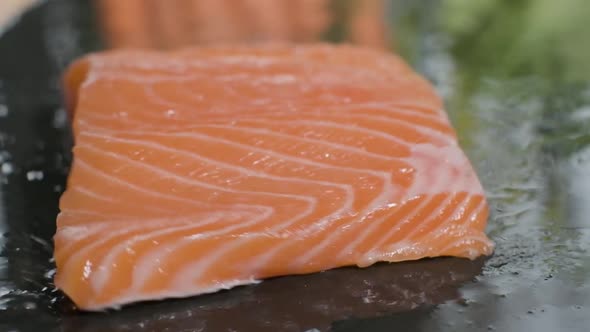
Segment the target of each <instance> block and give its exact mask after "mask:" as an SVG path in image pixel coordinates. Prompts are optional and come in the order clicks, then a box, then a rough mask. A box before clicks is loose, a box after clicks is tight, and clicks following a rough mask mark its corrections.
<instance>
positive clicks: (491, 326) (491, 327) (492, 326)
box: [488, 325, 496, 331]
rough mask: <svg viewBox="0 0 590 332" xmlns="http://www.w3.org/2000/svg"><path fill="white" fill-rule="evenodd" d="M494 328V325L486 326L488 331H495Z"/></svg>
mask: <svg viewBox="0 0 590 332" xmlns="http://www.w3.org/2000/svg"><path fill="white" fill-rule="evenodd" d="M495 330H496V327H495V326H494V325H488V331H495Z"/></svg>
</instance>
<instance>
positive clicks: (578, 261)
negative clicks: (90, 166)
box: [0, 0, 590, 331]
mask: <svg viewBox="0 0 590 332" xmlns="http://www.w3.org/2000/svg"><path fill="white" fill-rule="evenodd" d="M469 3H471V4H472V5H469V4H468V2H466V1H458V0H454V1H434V0H433V1H390V2H389V5H390V6H389V9H388V12H387V13H384V14H385V15H386V16H387V18H388V23H389V24H390V27H391V29H392V30H393V32H394V33H393V34H394V35H395V36H396V38H397V40H396V51H398V52H400V53H401V54H402V55H403V56H404V57H405V58H406V59H407V60H408V61H409V62H410V63H411V64H412V65H413V66H414V67H415V68H416V69H417V70H418V71H420V72H421V73H423V74H424V75H426V76H427V77H428V78H429V79H430V80H431V81H432V82H433V83H434V84H435V86H436V87H437V88H438V89H439V92H440V93H441V94H442V95H443V96H444V97H445V100H446V102H447V109H448V110H449V113H450V115H451V118H452V120H453V123H454V125H455V126H456V128H457V129H458V131H459V134H460V138H461V144H462V146H463V147H464V148H465V149H466V151H467V153H468V155H469V156H470V158H471V160H472V161H473V163H474V165H475V167H476V169H477V171H478V174H479V176H480V178H481V180H482V182H483V183H484V187H485V188H486V190H487V192H488V196H489V198H490V202H491V205H492V216H491V219H490V225H489V229H488V231H489V234H490V236H491V237H492V238H493V240H494V241H495V242H496V243H497V249H496V252H495V254H494V256H493V257H492V258H490V259H488V260H483V259H479V260H477V261H473V262H472V261H468V260H462V259H453V258H440V259H431V260H421V261H417V262H406V263H396V264H378V265H376V266H373V267H371V268H367V269H362V270H361V269H353V268H347V269H339V270H334V271H329V272H325V273H320V274H315V275H310V276H299V277H285V278H277V279H273V280H269V281H265V282H263V283H262V284H260V285H256V286H248V287H240V288H236V289H234V290H231V291H227V292H220V293H217V294H213V295H206V296H200V297H195V298H190V299H184V300H169V301H162V302H155V303H147V304H139V305H133V306H130V307H127V308H124V309H123V310H121V311H119V312H109V313H105V314H84V313H79V312H76V311H75V310H74V309H73V306H72V305H71V303H69V302H68V300H67V299H65V298H64V297H63V296H62V295H61V294H60V293H59V292H56V291H55V290H54V289H53V286H52V284H51V279H52V273H53V270H52V269H53V264H52V262H51V261H50V259H51V256H52V241H51V238H52V236H53V233H54V231H55V225H54V222H55V215H56V214H57V211H58V210H57V204H58V199H59V196H60V194H61V192H62V191H63V189H64V184H65V180H66V176H67V172H68V165H69V161H70V155H69V149H70V146H71V140H70V133H69V130H68V125H67V121H66V117H65V115H64V112H63V109H62V106H61V96H60V90H59V75H60V73H61V71H62V70H63V69H64V67H65V66H66V65H67V64H68V63H69V62H70V61H71V60H72V59H74V58H75V57H77V56H79V55H81V54H84V53H86V52H89V51H92V50H98V49H101V48H102V44H101V42H100V38H99V35H98V32H97V28H96V22H95V18H94V15H93V10H92V7H91V6H90V4H89V2H88V1H80V0H53V1H48V2H46V3H44V4H42V5H40V6H38V7H37V8H35V9H33V10H32V11H30V12H29V13H27V14H26V15H25V16H24V17H23V18H22V20H21V21H20V22H18V23H17V24H16V25H15V26H14V27H13V28H11V29H10V30H9V31H7V32H6V33H4V34H3V35H1V36H0V182H1V184H0V186H1V187H0V331H283V330H284V331H305V330H312V331H313V329H314V328H315V329H318V330H320V331H324V330H333V331H398V330H399V331H479V330H482V331H494V330H497V331H589V330H590V256H589V254H588V251H589V249H590V148H589V144H590V83H589V82H590V69H589V68H590V64H589V61H590V60H588V59H589V58H590V57H586V56H585V55H588V51H589V50H590V46H587V45H588V44H587V42H588V38H587V36H586V37H585V39H584V33H583V31H584V27H583V25H584V24H585V23H584V19H583V18H584V17H588V16H587V15H585V13H590V6H589V5H588V2H584V1H576V0H569V1H563V2H557V1H547V0H537V1H533V0H531V1H523V0H520V1H492V2H490V1H478V2H473V1H471V2H469ZM474 3H478V5H473V4H474ZM490 3H492V4H490ZM556 4H558V5H556ZM334 26H335V27H337V24H335V25H334ZM580 31H582V32H580ZM336 36H340V35H339V34H338V33H337V31H336V33H335V32H334V31H331V34H330V35H327V36H326V38H327V39H328V40H330V39H331V38H332V39H334V40H336V39H337V37H336ZM338 38H340V37H338Z"/></svg>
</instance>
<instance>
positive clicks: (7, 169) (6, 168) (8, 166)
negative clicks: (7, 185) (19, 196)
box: [0, 162, 14, 175]
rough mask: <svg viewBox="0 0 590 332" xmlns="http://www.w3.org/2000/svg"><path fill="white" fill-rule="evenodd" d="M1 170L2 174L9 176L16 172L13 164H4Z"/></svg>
mask: <svg viewBox="0 0 590 332" xmlns="http://www.w3.org/2000/svg"><path fill="white" fill-rule="evenodd" d="M0 170H1V171H2V174H4V175H8V174H11V173H12V172H13V171H14V168H13V167H12V164H11V163H9V162H6V163H2V167H0Z"/></svg>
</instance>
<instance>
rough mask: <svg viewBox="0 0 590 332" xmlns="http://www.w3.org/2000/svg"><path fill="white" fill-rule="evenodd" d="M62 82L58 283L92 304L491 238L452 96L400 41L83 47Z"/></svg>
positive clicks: (468, 250)
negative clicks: (64, 150)
mask: <svg viewBox="0 0 590 332" xmlns="http://www.w3.org/2000/svg"><path fill="white" fill-rule="evenodd" d="M65 86H66V89H65V90H66V96H67V101H68V105H69V109H70V112H71V114H72V117H73V120H72V121H73V132H74V138H75V144H74V148H73V154H74V160H73V165H72V168H71V172H70V175H69V179H68V184H67V190H66V191H65V193H64V194H63V196H62V198H61V200H60V210H61V212H60V213H59V215H58V218H57V233H56V235H55V253H54V255H55V262H56V264H57V274H56V277H55V284H56V285H57V287H58V288H60V289H61V290H63V291H64V292H65V293H66V294H67V295H68V296H69V297H70V298H71V299H72V300H73V301H74V302H75V304H76V305H77V306H78V307H79V308H81V309H83V310H101V309H105V308H116V307H119V306H121V305H123V304H127V303H131V302H137V301H144V300H155V299H162V298H171V297H186V296H191V295H196V294H203V293H210V292H215V291H218V290H221V289H228V288H231V287H234V286H237V285H243V284H251V283H255V282H258V281H259V280H262V279H264V278H269V277H273V276H281V275H289V274H306V273H313V272H318V271H322V270H326V269H331V268H336V267H341V266H349V265H356V266H359V267H366V266H369V265H371V264H374V263H375V262H379V261H387V262H397V261H405V260H416V259H420V258H424V257H436V256H458V257H467V258H471V259H473V258H475V257H477V256H480V255H489V254H491V252H492V250H493V243H492V242H491V241H490V240H489V239H488V238H487V237H486V235H485V233H484V228H485V226H486V221H487V216H488V205H487V203H486V199H485V196H484V192H483V190H482V187H481V185H480V183H479V181H478V179H477V176H476V174H475V172H474V170H473V169H472V167H471V165H470V162H469V160H468V159H467V158H466V156H465V155H464V153H463V152H462V150H461V148H460V147H459V145H458V143H457V138H456V136H455V132H454V130H453V129H452V127H451V125H450V123H449V120H448V118H447V116H446V114H445V112H444V110H443V105H442V102H441V100H440V99H439V97H437V96H436V94H435V92H434V91H433V89H432V87H431V86H430V85H429V83H428V82H427V81H426V80H424V79H423V78H421V77H420V76H419V75H417V74H416V73H414V72H413V71H412V70H411V69H410V68H409V67H408V66H407V65H406V64H405V63H404V62H403V61H402V60H400V59H399V58H398V57H396V56H395V55H391V54H387V53H382V52H379V51H375V50H369V49H363V48H357V47H352V46H331V45H327V44H314V45H306V46H292V45H257V46H215V47H206V48H191V49H185V50H178V51H172V52H157V51H134V50H118V51H109V52H104V53H97V54H91V55H88V56H85V57H84V58H82V59H80V60H78V61H76V62H75V63H74V64H72V65H71V66H70V68H69V69H68V71H67V72H66V74H65Z"/></svg>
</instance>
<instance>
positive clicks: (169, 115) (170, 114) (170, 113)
mask: <svg viewBox="0 0 590 332" xmlns="http://www.w3.org/2000/svg"><path fill="white" fill-rule="evenodd" d="M175 115H176V111H175V110H167V111H166V117H167V118H172V117H174V116H175Z"/></svg>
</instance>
